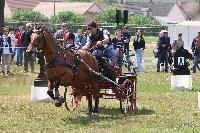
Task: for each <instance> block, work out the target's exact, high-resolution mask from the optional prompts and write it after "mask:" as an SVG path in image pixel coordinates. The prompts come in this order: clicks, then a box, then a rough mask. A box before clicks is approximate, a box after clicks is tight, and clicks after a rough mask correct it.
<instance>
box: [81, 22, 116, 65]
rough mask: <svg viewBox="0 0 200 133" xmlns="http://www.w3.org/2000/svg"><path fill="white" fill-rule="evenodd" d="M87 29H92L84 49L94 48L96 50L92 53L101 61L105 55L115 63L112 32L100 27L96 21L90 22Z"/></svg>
mask: <svg viewBox="0 0 200 133" xmlns="http://www.w3.org/2000/svg"><path fill="white" fill-rule="evenodd" d="M87 29H88V30H90V32H91V33H90V35H89V37H88V39H87V43H86V45H85V46H84V47H83V49H91V48H93V49H94V51H93V52H92V54H93V55H94V56H95V57H96V58H97V60H99V61H100V60H101V58H102V57H103V56H105V57H107V58H109V59H110V61H111V63H114V61H115V59H116V53H115V50H114V48H113V45H112V44H111V39H110V33H109V32H108V31H107V30H106V29H103V28H99V27H98V24H97V23H96V22H95V21H91V22H89V23H88V25H87Z"/></svg>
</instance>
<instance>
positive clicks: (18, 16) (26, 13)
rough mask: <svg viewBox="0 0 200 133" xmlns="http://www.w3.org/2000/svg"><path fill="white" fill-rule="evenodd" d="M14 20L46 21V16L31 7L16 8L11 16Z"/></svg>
mask: <svg viewBox="0 0 200 133" xmlns="http://www.w3.org/2000/svg"><path fill="white" fill-rule="evenodd" d="M11 20H14V21H33V22H47V21H48V18H47V17H45V16H44V15H42V14H41V13H39V12H36V11H33V10H31V9H17V10H16V11H15V12H14V13H13V14H12V17H11Z"/></svg>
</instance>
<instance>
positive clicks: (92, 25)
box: [86, 21, 99, 30]
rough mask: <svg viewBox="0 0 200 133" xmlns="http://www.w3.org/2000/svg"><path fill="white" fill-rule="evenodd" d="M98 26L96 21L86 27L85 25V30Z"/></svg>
mask: <svg viewBox="0 0 200 133" xmlns="http://www.w3.org/2000/svg"><path fill="white" fill-rule="evenodd" d="M98 27H99V24H98V23H97V22H96V21H90V22H89V23H88V24H87V25H86V29H87V30H90V29H92V28H98Z"/></svg>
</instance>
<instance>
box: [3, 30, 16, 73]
mask: <svg viewBox="0 0 200 133" xmlns="http://www.w3.org/2000/svg"><path fill="white" fill-rule="evenodd" d="M8 34H9V28H8V27H6V28H4V31H3V36H2V40H1V42H0V45H1V48H0V52H1V53H2V62H1V64H2V75H6V74H8V75H11V72H10V64H11V54H12V53H13V50H12V46H13V44H12V39H11V37H10V36H9V35H8ZM6 70H7V71H6Z"/></svg>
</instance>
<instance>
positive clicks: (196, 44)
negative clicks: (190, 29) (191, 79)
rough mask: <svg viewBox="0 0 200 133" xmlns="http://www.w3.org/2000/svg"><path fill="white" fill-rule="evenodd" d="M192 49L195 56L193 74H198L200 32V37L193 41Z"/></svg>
mask: <svg viewBox="0 0 200 133" xmlns="http://www.w3.org/2000/svg"><path fill="white" fill-rule="evenodd" d="M191 49H192V52H193V54H194V61H193V67H192V71H193V73H196V67H197V66H198V63H199V60H200V32H199V33H198V36H197V37H195V38H194V39H193V41H192V47H191Z"/></svg>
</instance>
